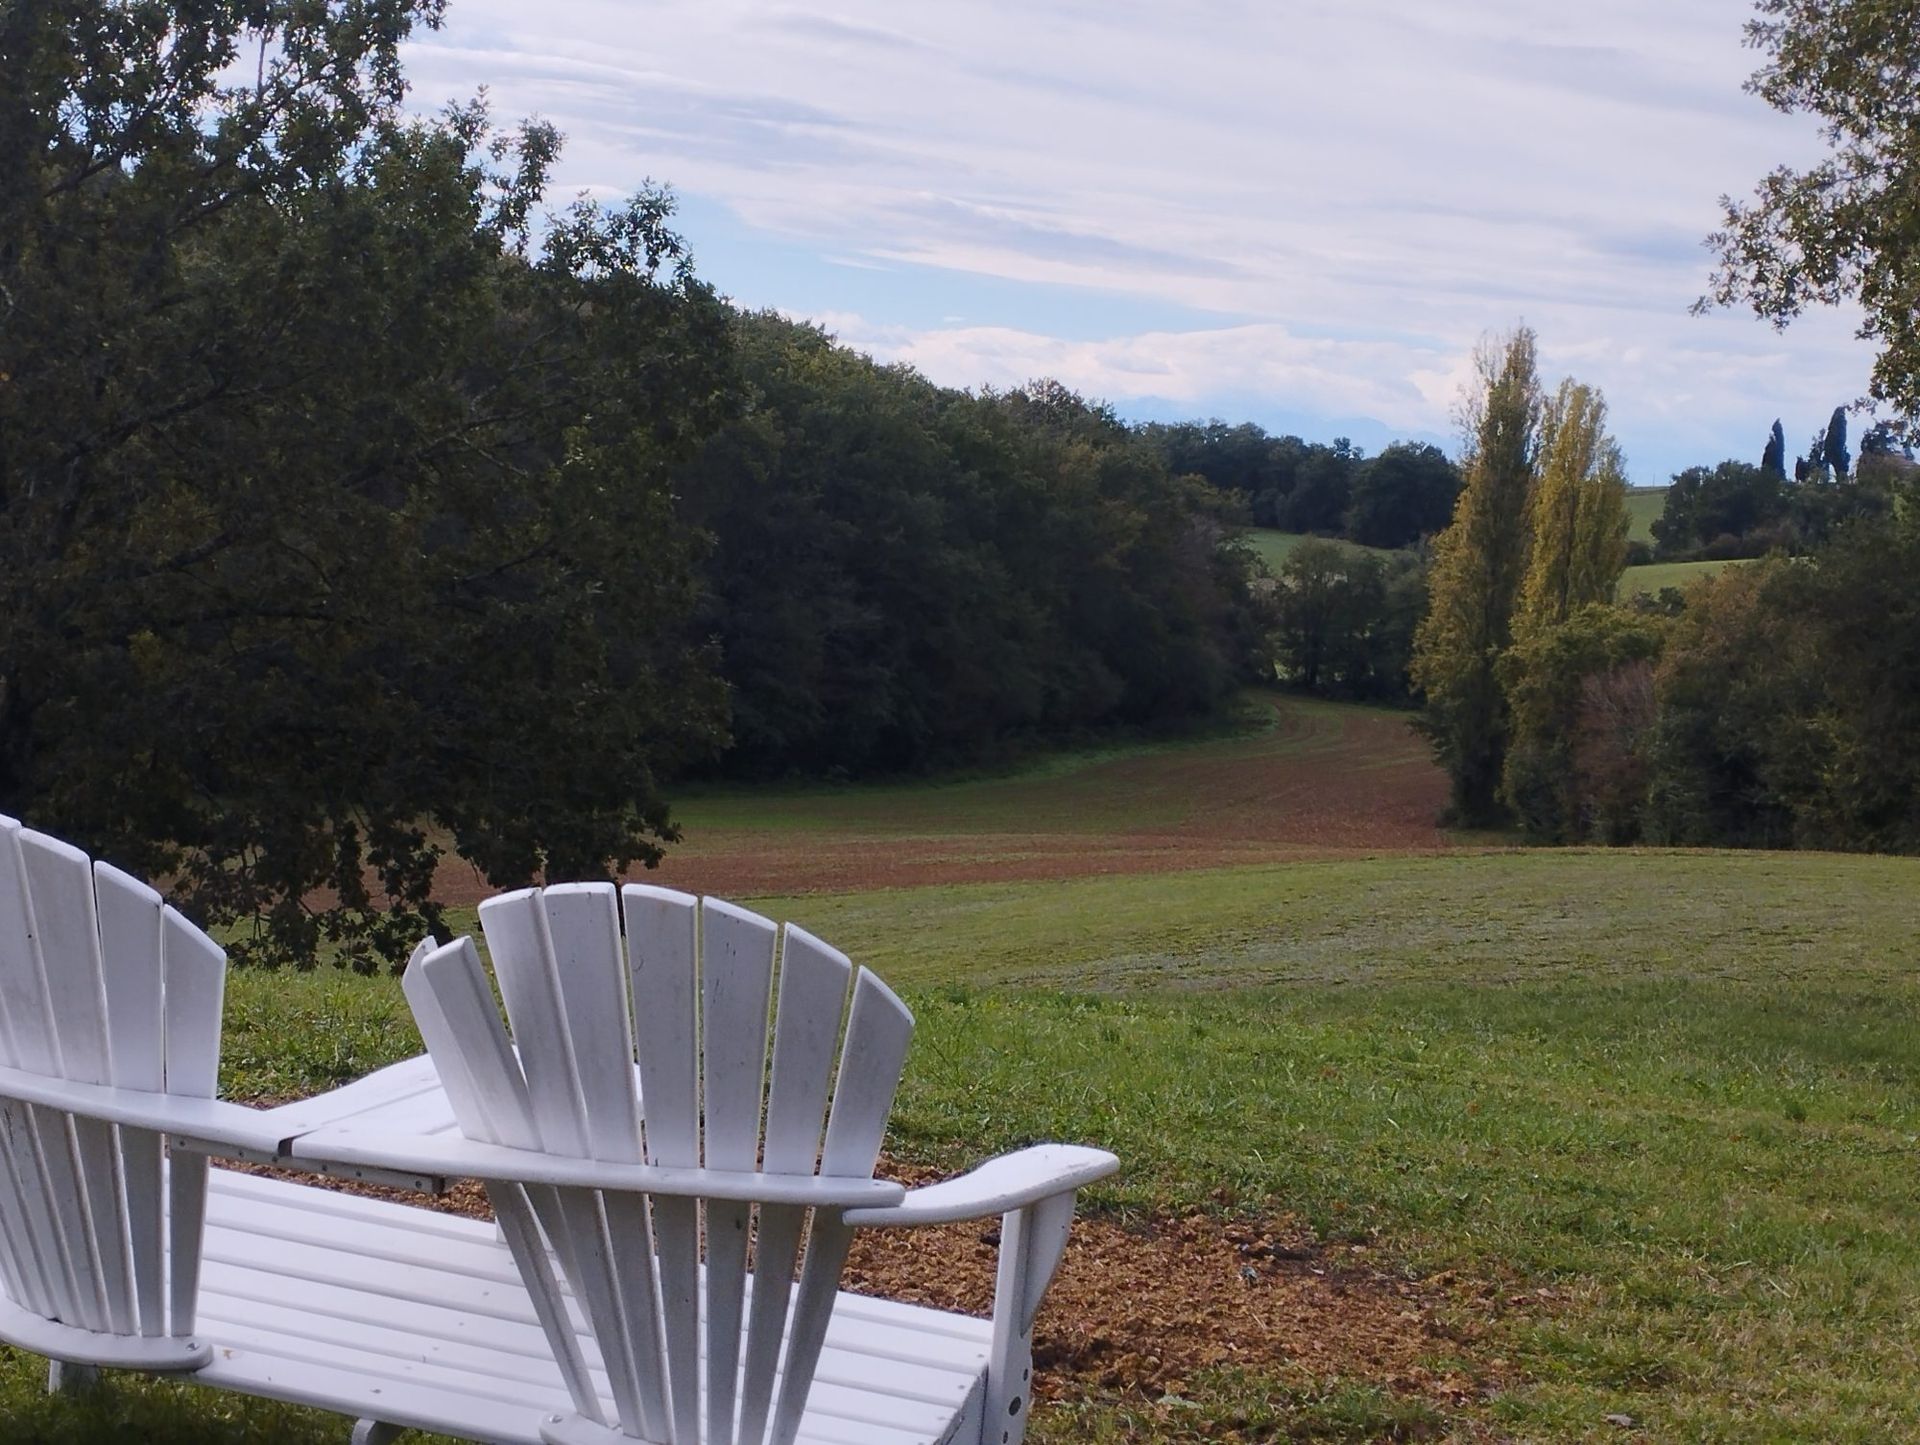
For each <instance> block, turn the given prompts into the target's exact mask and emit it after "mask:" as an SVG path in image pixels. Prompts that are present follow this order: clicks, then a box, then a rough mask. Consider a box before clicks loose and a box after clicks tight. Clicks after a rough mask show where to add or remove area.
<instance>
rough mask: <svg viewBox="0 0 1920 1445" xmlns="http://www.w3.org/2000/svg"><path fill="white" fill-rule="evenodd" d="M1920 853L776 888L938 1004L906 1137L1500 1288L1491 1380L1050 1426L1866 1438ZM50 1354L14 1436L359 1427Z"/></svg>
mask: <svg viewBox="0 0 1920 1445" xmlns="http://www.w3.org/2000/svg"><path fill="white" fill-rule="evenodd" d="M1917 885H1920V864H1916V863H1914V862H1911V861H1907V860H1894V859H1878V858H1839V857H1831V856H1822V855H1807V856H1797V857H1788V856H1782V855H1745V856H1742V855H1728V854H1685V853H1627V852H1622V853H1600V852H1592V853H1589V852H1487V853H1474V852H1465V851H1462V852H1457V853H1452V854H1447V855H1442V856H1438V857H1431V858H1424V859H1378V860H1374V861H1370V862H1365V861H1362V862H1352V861H1336V862H1325V863H1305V864H1298V865H1290V866H1266V867H1261V868H1253V869H1232V870H1210V871H1196V872H1188V873H1179V874H1168V875H1159V876H1152V875H1148V876H1140V875H1135V876H1128V877H1117V878H1100V877H1094V878H1082V879H1072V880H1065V881H1054V882H1045V881H1029V882H1021V883H1009V884H979V885H970V886H960V887H951V888H935V889H927V888H920V889H905V890H900V889H886V890H877V891H861V892H854V893H844V894H808V895H804V896H799V897H793V898H776V899H767V900H759V902H760V903H761V906H763V907H765V908H766V909H768V911H771V912H774V913H776V914H779V915H782V916H788V917H791V918H793V919H794V920H795V921H797V922H800V923H802V924H804V925H805V926H807V927H809V928H812V929H814V930H815V931H817V932H819V933H821V934H822V935H823V936H825V937H828V938H831V939H835V940H837V941H839V942H841V943H843V944H844V945H845V946H846V947H847V948H848V949H849V950H850V951H851V952H852V953H853V954H854V955H855V957H856V958H859V959H861V960H863V961H866V962H869V963H871V964H872V965H874V966H875V967H876V968H878V969H880V970H881V971H882V972H883V974H884V975H885V976H887V977H889V978H890V979H892V980H893V981H895V982H896V983H898V984H900V985H901V986H902V987H903V990H904V991H905V992H906V994H907V995H908V997H909V999H910V1001H911V1002H912V1003H913V1005H914V1007H915V1009H916V1011H917V1013H918V1015H919V1018H920V1030H919V1033H918V1036H917V1038H916V1042H915V1046H914V1053H913V1057H912V1060H911V1062H910V1065H909V1070H908V1081H907V1085H906V1088H905V1091H904V1093H903V1096H902V1099H901V1103H900V1107H899V1109H898V1111H897V1113H896V1120H895V1129H894V1134H893V1141H892V1148H893V1150H894V1152H895V1153H896V1154H897V1155H899V1156H900V1157H902V1158H905V1159H908V1160H911V1161H919V1162H924V1163H929V1164H934V1165H938V1166H941V1167H944V1168H958V1167H961V1166H963V1165H965V1164H966V1163H968V1162H969V1161H971V1160H973V1159H975V1158H977V1157H978V1156H980V1155H981V1154H983V1153H985V1152H988V1151H991V1150H994V1149H998V1148H1003V1147H1009V1146H1013V1145H1017V1144H1020V1143H1024V1142H1027V1141H1030V1140H1033V1139H1038V1138H1046V1137H1063V1138H1073V1139H1081V1140H1090V1141H1098V1142H1101V1143H1104V1144H1106V1145H1108V1146H1109V1147H1112V1148H1113V1149H1115V1150H1116V1151H1117V1152H1119V1153H1120V1154H1121V1155H1122V1157H1123V1158H1124V1159H1125V1160H1126V1170H1125V1172H1124V1173H1123V1174H1122V1175H1121V1176H1120V1177H1119V1178H1118V1179H1117V1180H1116V1181H1114V1182H1113V1183H1112V1184H1110V1185H1108V1186H1105V1187H1103V1188H1101V1189H1099V1190H1097V1191H1095V1193H1094V1196H1093V1198H1092V1200H1091V1201H1090V1203H1091V1208H1092V1209H1093V1211H1094V1212H1095V1213H1096V1214H1100V1213H1104V1214H1107V1215H1109V1216H1117V1217H1120V1218H1122V1219H1128V1220H1136V1221H1141V1220H1148V1219H1151V1218H1155V1217H1161V1216H1166V1215H1169V1214H1178V1213H1180V1212H1182V1211H1186V1210H1190V1209H1205V1210H1210V1211H1216V1212H1224V1213H1227V1214H1242V1215H1252V1216H1260V1217H1264V1218H1286V1219H1292V1220H1294V1221H1297V1222H1298V1223H1300V1224H1302V1225H1304V1226H1305V1227H1306V1228H1308V1229H1310V1230H1311V1231H1312V1232H1313V1234H1314V1235H1315V1236H1316V1237H1318V1238H1319V1239H1321V1240H1323V1241H1327V1242H1328V1243H1329V1244H1330V1245H1331V1246H1333V1247H1342V1246H1346V1245H1349V1244H1353V1245H1360V1246H1364V1247H1365V1249H1366V1250H1367V1251H1368V1253H1369V1256H1370V1257H1371V1258H1374V1259H1376V1260H1385V1261H1388V1262H1390V1267H1391V1268H1393V1269H1395V1270H1398V1271H1401V1272H1404V1273H1405V1274H1406V1275H1407V1276H1409V1277H1413V1278H1418V1279H1422V1280H1427V1281H1434V1280H1439V1281H1442V1282H1445V1281H1449V1280H1451V1281H1455V1282H1459V1283H1462V1284H1467V1283H1475V1284H1477V1285H1478V1286H1479V1288H1478V1289H1477V1290H1475V1291H1472V1292H1470V1293H1469V1294H1468V1295H1463V1296H1462V1299H1463V1301H1467V1300H1471V1301H1472V1302H1473V1303H1472V1304H1471V1305H1469V1304H1468V1303H1465V1302H1463V1303H1462V1304H1461V1306H1460V1308H1461V1309H1462V1310H1463V1311H1466V1310H1468V1309H1469V1308H1471V1309H1472V1310H1475V1311H1479V1312H1484V1302H1485V1300H1486V1299H1487V1298H1488V1297H1489V1293H1488V1292H1489V1291H1491V1292H1492V1297H1493V1298H1495V1299H1496V1300H1497V1301H1498V1302H1499V1305H1500V1307H1499V1308H1498V1309H1497V1310H1496V1311H1495V1312H1494V1320H1493V1324H1492V1326H1491V1331H1490V1333H1487V1334H1485V1335H1484V1336H1482V1337H1480V1338H1478V1339H1477V1340H1476V1341H1475V1342H1474V1343H1473V1344H1472V1346H1471V1347H1470V1349H1469V1348H1468V1347H1464V1346H1463V1347H1461V1348H1462V1349H1463V1350H1465V1351H1466V1353H1467V1354H1468V1355H1469V1356H1470V1358H1467V1359H1465V1360H1462V1361H1448V1360H1446V1359H1444V1358H1441V1359H1436V1360H1435V1364H1436V1366H1437V1367H1445V1366H1449V1365H1458V1366H1460V1367H1462V1368H1466V1369H1469V1370H1474V1371H1480V1372H1483V1373H1484V1374H1485V1376H1486V1378H1488V1379H1490V1380H1492V1381H1494V1382H1495V1384H1494V1387H1493V1388H1492V1391H1491V1394H1490V1396H1489V1397H1488V1398H1481V1399H1477V1400H1471V1401H1466V1402H1463V1403H1460V1404H1458V1405H1456V1406H1454V1407H1451V1408H1444V1409H1442V1408H1435V1407H1433V1406H1431V1405H1426V1404H1417V1405H1416V1404H1409V1403H1408V1402H1407V1401H1405V1400H1403V1399H1401V1398H1399V1397H1398V1396H1397V1395H1396V1393H1395V1391H1394V1390H1393V1389H1392V1388H1391V1387H1390V1386H1389V1385H1388V1384H1386V1383H1384V1382H1382V1381H1378V1380H1370V1379H1368V1378H1367V1377H1366V1376H1365V1373H1364V1371H1357V1372H1356V1373H1355V1374H1354V1375H1353V1376H1352V1377H1350V1378H1340V1379H1325V1378H1318V1379H1304V1378H1301V1377H1300V1376H1299V1374H1298V1373H1297V1372H1294V1371H1290V1370H1289V1368H1288V1365H1287V1362H1286V1361H1285V1360H1273V1361H1268V1362H1264V1363H1262V1364H1261V1365H1260V1366H1259V1367H1258V1368H1247V1369H1243V1370H1240V1371H1236V1372H1233V1373H1219V1374H1215V1375H1210V1376H1204V1377H1201V1378H1197V1379H1194V1380H1191V1381H1189V1382H1187V1385H1186V1389H1185V1392H1184V1394H1183V1395H1182V1396H1181V1397H1180V1399H1179V1400H1178V1401H1177V1402H1171V1403H1170V1402H1168V1401H1166V1400H1164V1399H1159V1398H1153V1399H1143V1398H1134V1397H1131V1396H1129V1394H1128V1393H1127V1392H1126V1391H1125V1390H1123V1389H1116V1390H1107V1391H1088V1392H1085V1393H1083V1394H1081V1395H1080V1396H1078V1398H1077V1399H1076V1401H1075V1402H1074V1403H1072V1404H1070V1405H1059V1406H1055V1407H1052V1408H1051V1409H1050V1410H1047V1411H1045V1412H1043V1413H1041V1414H1040V1415H1039V1416H1038V1417H1037V1418H1036V1435H1037V1438H1039V1439H1042V1440H1045V1441H1052V1442H1068V1441H1091V1440H1119V1439H1140V1438H1177V1439H1193V1440H1200V1439H1217V1438H1223V1437H1225V1436H1227V1435H1229V1434H1233V1433H1235V1432H1236V1431H1237V1432H1240V1433H1241V1434H1243V1435H1244V1436H1246V1437H1248V1438H1286V1437H1287V1435H1288V1433H1289V1432H1290V1433H1291V1434H1293V1435H1294V1436H1295V1437H1310V1438H1342V1439H1356V1440H1358V1439H1373V1438H1389V1437H1390V1436H1392V1435H1393V1434H1394V1433H1395V1432H1396V1431H1398V1432H1403V1433H1404V1432H1405V1431H1407V1430H1410V1429H1411V1430H1414V1431H1415V1433H1422V1432H1424V1433H1427V1434H1429V1435H1433V1436H1444V1437H1451V1438H1460V1439H1481V1438H1503V1439H1530V1440H1579V1439H1591V1440H1602V1439H1617V1438H1621V1430H1620V1427H1619V1426H1617V1425H1614V1424H1609V1423H1608V1422H1607V1419H1606V1417H1607V1416H1609V1415H1616V1416H1617V1415H1625V1416H1629V1417H1631V1418H1632V1419H1633V1420H1634V1421H1635V1422H1636V1427H1635V1428H1636V1430H1637V1432H1638V1433H1637V1434H1636V1436H1635V1437H1634V1438H1642V1439H1657V1440H1674V1441H1680V1440H1728V1441H1732V1440H1743V1441H1751V1440H1778V1441H1788V1440H1858V1441H1868V1440H1888V1439H1898V1438H1915V1437H1916V1436H1920V1428H1916V1421H1915V1415H1914V1407H1913V1403H1912V1397H1913V1393H1914V1385H1915V1383H1916V1381H1920V1244H1917V1243H1916V1240H1915V1231H1914V1228H1913V1225H1914V1220H1915V1212H1916V1210H1917V1209H1920V1143H1917V1142H1916V1140H1917V1139H1920V1031H1917V1030H1916V1026H1915V1019H1916V1017H1920V984H1916V981H1915V979H1914V977H1913V971H1912V967H1911V964H1912V960H1913V959H1914V958H1915V957H1916V956H1917V955H1920V911H1917V910H1916V909H1915V907H1914V905H1913V903H1912V899H1913V898H1914V897H1915V896H1916V892H1917V891H1920V888H1917ZM462 921H463V922H464V921H465V920H462ZM228 1019H229V1023H228V1037H227V1044H226V1051H225V1068H224V1077H223V1087H224V1089H225V1090H226V1092H228V1093H229V1094H231V1095H233V1096H236V1097H252V1096H262V1095H275V1096H277V1095H283V1094H287V1093H297V1092H304V1091H307V1090H311V1089H317V1088H323V1087H326V1086H327V1085H329V1084H332V1083H334V1082H337V1081H339V1080H342V1079H346V1078H351V1077H354V1076H356V1075H358V1074H360V1073H362V1072H364V1071H366V1070H367V1069H370V1068H373V1067H376V1066H377V1065H379V1064H382V1063H385V1062H388V1061H390V1060H392V1059H395V1058H399V1057H403V1056H405V1055H407V1054H408V1053H410V1052H412V1051H413V1050H414V1049H415V1048H416V1047H417V1041H416V1038H415V1035H414V1033H413V1031H412V1028H411V1026H410V1024H409V1023H408V1021H407V1019H406V1014H405V1010H404V1007H403V1005H402V1003H401V1000H400V998H399V994H398V989H397V986H396V985H395V984H394V983H393V981H391V980H384V979H382V980H372V981H368V980H362V979H357V978H351V977H344V976H341V975H338V974H333V973H319V974H314V975H309V976H291V975H287V976H273V975H260V974H239V975H236V976H235V977H234V979H233V982H232V985H231V991H230V995H229V1005H228ZM1438 1287H1439V1286H1436V1288H1438ZM1442 1353H1443V1354H1444V1353H1445V1352H1444V1351H1443V1352H1442ZM1496 1362H1497V1363H1496ZM36 1380H37V1367H36V1366H34V1365H33V1364H32V1363H30V1362H24V1361H22V1360H20V1359H18V1358H17V1357H16V1358H14V1359H12V1360H10V1361H9V1362H8V1364H7V1366H6V1369H5V1372H4V1376H0V1416H4V1419H5V1420H6V1421H7V1422H8V1425H9V1430H8V1431H7V1432H6V1438H9V1439H46V1440H68V1439H71V1440H75V1441H82V1440H93V1439H99V1438H104V1433H105V1432H106V1431H108V1430H109V1429H110V1430H112V1432H113V1433H115V1434H117V1435H128V1436H131V1437H134V1438H152V1439H159V1440H180V1441H185V1440H189V1439H192V1440H200V1439H230V1440H242V1439H250V1440H267V1439H273V1440H282V1439H284V1440H288V1441H298V1442H306V1441H309V1440H311V1441H319V1440H323V1439H338V1438H339V1437H340V1434H341V1429H342V1427H341V1425H340V1423H339V1422H337V1421H332V1420H326V1419H324V1418H321V1417H313V1416H306V1415H303V1414H301V1413H300V1412H293V1411H282V1410H278V1409H275V1408H270V1407H266V1406H253V1405H247V1404H239V1403H236V1402H233V1401H231V1400H228V1399H225V1398H223V1397H220V1396H217V1395H212V1394H206V1393H200V1392H193V1391H191V1390H188V1389H186V1388H185V1387H172V1386H154V1385H142V1384H138V1383H135V1382H132V1381H126V1380H116V1381H114V1382H113V1384H112V1385H111V1387H110V1389H109V1390H108V1391H107V1392H106V1393H105V1394H104V1395H103V1396H102V1397H100V1399H99V1400H96V1401H94V1402H91V1403H88V1402H81V1403H70V1402H66V1401H57V1402H44V1401H42V1400H40V1399H39V1398H38V1397H37V1395H36V1394H35V1383H36Z"/></svg>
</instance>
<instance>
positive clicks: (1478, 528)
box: [1412, 327, 1541, 823]
mask: <svg viewBox="0 0 1920 1445" xmlns="http://www.w3.org/2000/svg"><path fill="white" fill-rule="evenodd" d="M1474 360H1475V372H1476V377H1475V383H1474V386H1473V389H1472V390H1471V391H1470V392H1469V393H1468V396H1467V398H1466V400H1465V404H1464V406H1463V409H1462V421H1463V424H1464V425H1463V429H1464V430H1465V432H1466V434H1467V455H1466V457H1465V459H1464V462H1465V467H1464V469H1465V471H1466V477H1467V483H1466V487H1465V489H1464V490H1462V492H1461V493H1460V500H1459V501H1458V503H1456V505H1455V507H1454V512H1453V523H1452V525H1451V526H1449V527H1448V528H1447V530H1446V531H1444V532H1442V533H1441V534H1440V536H1439V537H1438V538H1437V539H1436V540H1435V543H1434V563H1433V578H1432V584H1431V585H1432V594H1431V597H1432V600H1431V602H1430V603H1429V606H1428V609H1427V615H1426V617H1425V618H1424V619H1423V620H1422V621H1421V624H1420V628H1419V631H1418V632H1417V633H1416V634H1415V638H1414V656H1413V668H1412V672H1413V677H1414V681H1415V683H1416V684H1417V685H1418V686H1419V687H1420V688H1421V690H1422V691H1423V692H1424V693H1425V694H1426V711H1425V712H1424V713H1423V714H1422V716H1421V720H1420V727H1421V729H1422V730H1423V731H1424V732H1425V733H1426V734H1427V736H1428V738H1429V739H1431V741H1432V743H1433V749H1434V754H1435V756H1436V757H1438V758H1439V760H1440V763H1441V765H1442V766H1444V767H1445V768H1446V769H1447V772H1448V774H1449V775H1450V776H1451V778H1452V781H1453V805H1452V814H1453V816H1454V818H1455V819H1456V820H1458V821H1460V822H1463V823H1477V822H1486V821H1488V820H1490V819H1492V818H1493V817H1494V816H1495V815H1496V813H1497V811H1498V803H1497V793H1498V789H1499V786H1500V775H1501V767H1502V762H1503V760H1504V758H1505V754H1506V745H1507V704H1506V696H1505V692H1504V689H1503V688H1502V687H1501V685H1500V678H1499V674H1498V671H1497V666H1498V663H1499V659H1500V654H1501V653H1502V652H1504V651H1505V650H1506V648H1507V647H1508V646H1509V645H1510V644H1511V642H1512V641H1513V617H1514V609H1515V607H1516V605H1517V603H1518V601H1519V596H1520V588H1521V582H1522V580H1523V578H1524V577H1525V575H1526V568H1527V536H1528V525H1527V509H1528V501H1529V498H1530V497H1531V495H1532V492H1533V484H1534V468H1535V461H1536V443H1537V434H1538V430H1539V423H1540V411H1541V398H1540V383H1539V377H1538V373H1537V369H1536V363H1535V338H1534V334H1533V332H1532V331H1531V330H1529V329H1528V328H1525V327H1522V328H1520V329H1519V330H1518V331H1515V332H1514V333H1513V334H1512V335H1511V336H1509V337H1507V338H1506V339H1505V341H1504V342H1500V341H1495V340H1492V339H1489V340H1488V341H1485V342H1483V343H1482V344H1481V347H1480V349H1479V351H1478V352H1477V353H1476V355H1475V359H1474Z"/></svg>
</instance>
